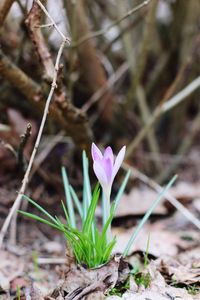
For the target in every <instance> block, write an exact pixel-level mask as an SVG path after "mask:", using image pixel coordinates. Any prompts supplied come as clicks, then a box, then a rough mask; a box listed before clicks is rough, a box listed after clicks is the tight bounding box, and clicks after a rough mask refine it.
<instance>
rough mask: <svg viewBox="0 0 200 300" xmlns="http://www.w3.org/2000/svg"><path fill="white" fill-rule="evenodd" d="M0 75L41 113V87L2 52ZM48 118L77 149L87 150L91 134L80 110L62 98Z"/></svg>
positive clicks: (42, 102)
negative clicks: (70, 139)
mask: <svg viewBox="0 0 200 300" xmlns="http://www.w3.org/2000/svg"><path fill="white" fill-rule="evenodd" d="M0 73H1V76H2V77H3V78H4V79H6V80H8V81H9V82H10V83H11V84H12V85H13V86H14V87H15V88H17V89H18V90H19V91H20V92H21V93H22V94H23V95H24V96H25V97H26V98H27V100H28V101H29V103H30V105H31V106H33V107H34V108H36V109H37V111H39V112H40V113H41V114H42V113H43V109H44V105H45V101H44V99H45V95H44V94H43V91H42V89H41V86H40V85H39V84H38V83H37V82H35V81H34V80H33V79H31V78H30V77H29V76H28V75H27V74H25V73H24V72H23V71H22V70H21V69H20V68H19V67H17V66H16V65H15V64H14V63H12V62H11V60H10V59H9V58H8V57H7V56H6V55H5V54H4V53H3V51H2V50H0ZM50 118H52V119H53V120H54V121H55V122H56V123H57V124H58V125H59V126H60V127H61V128H63V129H64V130H65V131H66V133H67V135H69V136H71V137H72V139H73V140H74V142H75V143H76V144H78V145H79V147H81V148H85V149H86V150H87V149H89V145H90V143H91V137H92V133H91V129H90V127H89V124H88V121H87V116H86V115H85V114H84V113H83V112H82V111H81V110H79V109H77V108H76V107H74V106H73V105H72V104H71V103H69V102H68V101H67V100H66V99H63V98H62V99H60V100H59V101H57V103H52V105H51V106H50Z"/></svg>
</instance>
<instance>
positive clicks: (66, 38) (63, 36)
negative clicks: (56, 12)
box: [35, 0, 70, 44]
mask: <svg viewBox="0 0 200 300" xmlns="http://www.w3.org/2000/svg"><path fill="white" fill-rule="evenodd" d="M35 1H36V2H37V4H38V5H39V6H40V8H41V9H42V10H43V12H44V13H45V15H46V16H47V17H48V18H49V20H50V21H51V23H52V26H53V27H54V28H55V29H56V31H57V32H58V33H59V35H60V36H61V37H62V39H63V41H65V42H67V43H68V44H70V38H68V37H66V36H65V35H64V34H63V33H62V31H61V30H60V29H59V27H58V26H57V24H56V22H55V21H54V20H53V18H52V17H51V16H50V14H49V13H48V11H47V10H46V8H45V7H44V5H43V4H42V3H41V2H40V0H35Z"/></svg>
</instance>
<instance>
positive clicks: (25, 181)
mask: <svg viewBox="0 0 200 300" xmlns="http://www.w3.org/2000/svg"><path fill="white" fill-rule="evenodd" d="M37 3H38V4H39V3H40V6H41V8H42V9H43V11H44V12H45V13H46V9H45V8H44V7H43V5H42V4H41V2H40V1H39V0H37ZM47 15H48V17H49V14H47ZM50 19H51V21H52V22H54V21H53V20H52V18H50ZM54 23H55V22H54ZM54 27H55V28H56V29H57V25H56V24H55V25H54ZM57 31H58V33H59V34H60V31H59V30H57ZM60 35H61V37H62V43H61V45H60V48H59V50H58V54H57V57H56V62H55V71H54V76H53V81H52V84H51V89H50V92H49V95H48V97H47V101H46V104H45V109H44V113H43V117H42V121H41V124H40V128H39V132H38V135H37V138H36V142H35V146H34V148H33V151H32V154H31V157H30V161H29V163H28V167H27V170H26V172H25V175H24V178H23V181H22V185H21V188H20V190H19V193H18V196H17V198H16V199H15V201H14V203H13V206H12V208H11V210H10V212H9V214H8V216H7V218H6V220H5V222H4V224H3V226H2V228H1V232H0V248H1V247H2V244H3V240H4V237H5V234H6V232H7V229H8V227H9V225H10V222H11V219H12V217H13V215H14V214H15V213H16V211H17V209H18V208H19V206H20V203H21V201H22V197H23V194H24V193H25V190H26V187H27V185H28V182H29V175H30V172H31V169H32V166H33V162H34V159H35V155H36V153H37V149H38V146H39V144H40V140H41V137H42V133H43V129H44V126H45V123H46V119H47V116H48V112H49V106H50V103H51V100H52V97H53V94H54V91H55V88H56V81H57V76H58V71H59V64H60V59H61V55H62V52H63V49H64V47H65V44H66V42H67V41H69V39H68V38H66V37H65V35H63V34H60Z"/></svg>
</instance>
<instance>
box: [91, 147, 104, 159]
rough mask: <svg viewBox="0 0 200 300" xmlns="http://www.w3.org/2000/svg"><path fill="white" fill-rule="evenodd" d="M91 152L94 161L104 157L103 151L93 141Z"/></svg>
mask: <svg viewBox="0 0 200 300" xmlns="http://www.w3.org/2000/svg"><path fill="white" fill-rule="evenodd" d="M91 152H92V158H93V161H100V160H101V159H102V158H103V155H102V153H101V151H100V150H99V148H98V147H97V146H96V145H95V143H92V149H91Z"/></svg>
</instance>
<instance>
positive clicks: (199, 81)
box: [126, 76, 200, 158]
mask: <svg viewBox="0 0 200 300" xmlns="http://www.w3.org/2000/svg"><path fill="white" fill-rule="evenodd" d="M199 87H200V76H199V77H197V78H196V79H195V80H193V81H192V82H191V83H190V84H188V85H187V86H186V87H185V88H184V89H183V90H182V91H180V92H179V93H178V94H177V95H175V96H174V97H172V98H171V99H170V100H168V101H167V102H166V103H163V104H161V105H160V106H158V107H157V108H156V109H155V110H154V112H153V114H152V116H151V118H150V119H149V120H148V122H147V124H146V125H145V126H144V127H143V128H142V129H141V130H140V132H139V133H138V134H137V136H136V138H135V139H134V140H133V141H132V142H131V143H130V144H129V146H128V148H127V152H126V158H128V157H129V156H130V155H131V153H132V152H133V150H134V149H135V148H136V147H137V146H138V145H139V143H140V142H141V141H142V140H143V139H144V138H145V136H146V134H147V133H148V132H149V130H150V129H151V127H152V126H153V125H154V124H155V122H156V121H157V120H158V119H159V118H160V117H161V116H162V115H163V114H164V113H166V112H168V111H169V110H171V109H172V108H174V107H176V106H177V105H178V104H180V103H181V102H183V101H184V100H185V99H186V98H187V97H188V96H189V95H191V94H192V93H193V92H194V91H196V90H197V89H198V88H199Z"/></svg>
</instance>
